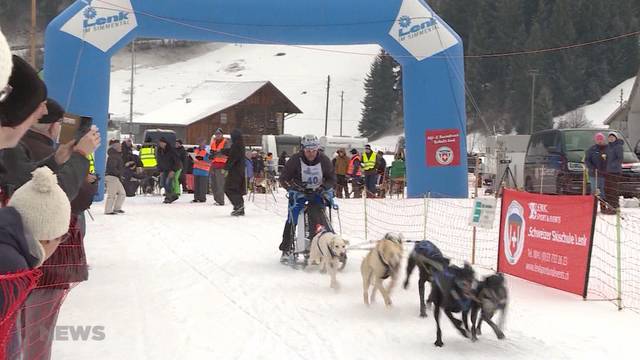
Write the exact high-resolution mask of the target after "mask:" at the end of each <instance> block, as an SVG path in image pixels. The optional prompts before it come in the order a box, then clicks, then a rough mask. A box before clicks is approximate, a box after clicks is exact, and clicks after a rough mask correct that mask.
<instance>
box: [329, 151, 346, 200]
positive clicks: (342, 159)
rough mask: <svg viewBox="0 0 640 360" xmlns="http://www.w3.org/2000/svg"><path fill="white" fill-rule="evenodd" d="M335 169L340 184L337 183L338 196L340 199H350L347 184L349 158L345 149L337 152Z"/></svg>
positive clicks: (334, 159) (334, 163)
mask: <svg viewBox="0 0 640 360" xmlns="http://www.w3.org/2000/svg"><path fill="white" fill-rule="evenodd" d="M333 167H334V168H335V169H336V177H337V180H338V182H337V183H336V196H337V197H339V198H342V197H343V195H342V194H343V193H344V197H345V198H347V199H348V198H349V184H348V182H347V170H348V168H349V158H348V157H347V151H346V150H345V149H344V148H340V149H338V151H337V155H336V157H334V158H333Z"/></svg>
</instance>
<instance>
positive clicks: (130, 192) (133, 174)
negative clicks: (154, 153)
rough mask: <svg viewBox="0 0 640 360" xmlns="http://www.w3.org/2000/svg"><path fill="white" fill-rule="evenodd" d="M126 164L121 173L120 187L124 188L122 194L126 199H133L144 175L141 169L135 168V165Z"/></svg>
mask: <svg viewBox="0 0 640 360" xmlns="http://www.w3.org/2000/svg"><path fill="white" fill-rule="evenodd" d="M128 164H129V165H128V166H125V167H124V170H123V172H122V185H123V186H124V192H125V194H126V195H127V197H134V196H136V193H137V192H138V188H139V187H140V184H141V183H142V180H143V179H144V178H145V175H144V170H143V169H142V168H141V167H136V165H135V164H134V163H131V162H129V163H128Z"/></svg>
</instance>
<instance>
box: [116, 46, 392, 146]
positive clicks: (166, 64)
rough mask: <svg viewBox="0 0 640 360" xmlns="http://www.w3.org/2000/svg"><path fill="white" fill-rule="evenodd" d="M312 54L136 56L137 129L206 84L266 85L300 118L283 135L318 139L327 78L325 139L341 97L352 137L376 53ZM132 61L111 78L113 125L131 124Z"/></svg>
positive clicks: (266, 49) (119, 65)
mask: <svg viewBox="0 0 640 360" xmlns="http://www.w3.org/2000/svg"><path fill="white" fill-rule="evenodd" d="M309 48H312V49H316V50H311V49H308V48H306V47H305V48H300V47H292V46H283V45H233V44H230V45H221V44H205V45H201V46H196V47H194V48H187V49H176V50H171V51H170V50H166V49H164V50H161V49H155V50H150V51H146V52H141V53H140V54H138V56H139V57H140V61H139V62H138V64H139V65H138V66H137V67H136V74H135V84H136V85H135V92H134V94H135V96H134V122H135V119H136V117H139V116H141V115H144V114H148V113H150V112H152V111H154V110H157V109H159V108H161V107H162V106H164V105H166V104H168V103H171V102H173V101H182V102H184V101H185V100H184V99H185V98H188V97H189V95H190V94H191V93H192V92H194V91H196V90H197V89H198V88H199V87H201V86H202V84H203V83H204V82H205V81H207V80H209V81H211V80H215V81H271V82H272V83H273V84H274V85H275V86H276V87H277V88H279V89H280V90H281V91H282V92H283V93H284V94H285V95H286V96H287V97H288V98H289V99H291V101H293V103H294V104H296V105H297V106H298V107H299V108H300V109H301V110H302V111H303V114H300V115H297V116H295V117H293V118H291V119H289V120H287V121H286V123H285V132H286V133H290V134H296V135H304V134H306V133H316V134H322V133H324V119H325V106H326V105H325V102H326V96H327V95H326V89H327V75H330V76H331V91H330V94H329V126H328V130H329V131H328V134H329V135H337V134H338V133H339V129H340V122H339V119H340V94H341V92H342V91H344V92H345V94H344V99H345V101H344V115H343V121H344V125H343V128H344V129H343V133H344V135H357V134H358V130H357V129H358V122H359V121H360V114H361V109H362V104H361V101H362V99H363V98H364V78H365V76H366V74H367V72H368V71H369V68H370V65H371V63H372V62H373V60H374V58H375V56H376V55H377V53H378V51H379V49H380V47H379V46H377V45H354V46H322V47H309ZM327 50H328V51H327ZM335 51H339V52H335ZM340 52H342V53H340ZM344 52H355V53H359V54H364V55H353V54H345V53H344ZM154 54H156V55H157V54H160V56H153V55H154ZM129 56H130V55H129V54H128V53H126V52H124V53H120V54H118V55H117V56H116V60H114V71H113V72H112V73H111V93H110V106H109V111H110V112H111V113H113V118H115V119H129V93H130V68H127V67H126V65H124V64H125V63H127V61H128V60H129V59H130V58H129ZM167 59H170V61H171V62H170V61H169V60H167Z"/></svg>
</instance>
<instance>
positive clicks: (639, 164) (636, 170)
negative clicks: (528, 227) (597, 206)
mask: <svg viewBox="0 0 640 360" xmlns="http://www.w3.org/2000/svg"><path fill="white" fill-rule="evenodd" d="M609 131H615V132H616V133H617V134H618V138H619V139H622V140H624V142H625V146H624V160H623V165H622V167H623V173H622V175H623V176H624V177H625V178H626V179H625V181H623V182H621V183H620V187H621V189H620V190H621V195H622V196H625V197H632V196H638V194H640V160H638V157H637V156H636V154H634V153H633V151H631V146H630V145H629V143H628V142H627V140H626V139H624V137H623V136H622V134H621V133H620V132H619V131H616V130H606V129H554V130H544V131H540V132H537V133H535V134H533V135H532V136H531V139H530V140H529V146H528V147H527V155H526V157H525V165H524V176H525V182H524V187H525V190H526V191H529V192H540V193H545V194H582V193H583V188H584V187H585V184H584V182H583V176H584V156H585V152H586V150H588V149H589V148H590V147H591V146H592V145H593V144H594V141H593V138H594V136H595V134H596V133H598V132H603V133H606V132H609ZM585 193H586V194H589V186H588V183H587V185H586V191H585Z"/></svg>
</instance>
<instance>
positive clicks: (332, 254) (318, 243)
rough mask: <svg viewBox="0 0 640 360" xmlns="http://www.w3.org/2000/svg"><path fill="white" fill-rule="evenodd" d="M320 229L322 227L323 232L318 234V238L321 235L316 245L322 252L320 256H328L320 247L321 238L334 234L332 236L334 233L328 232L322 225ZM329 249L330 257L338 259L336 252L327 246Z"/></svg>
mask: <svg viewBox="0 0 640 360" xmlns="http://www.w3.org/2000/svg"><path fill="white" fill-rule="evenodd" d="M320 227H322V230H321V231H320V232H319V233H318V234H316V236H318V235H319V237H318V242H317V243H316V245H317V246H318V250H319V251H320V254H321V255H322V256H326V255H325V254H324V251H322V248H321V247H320V237H322V235H324V234H327V233H332V234H333V232H331V231H328V230H326V229H325V228H324V226H321V225H320ZM327 248H328V249H329V255H331V258H335V257H337V255H336V253H334V252H333V250H331V246H327Z"/></svg>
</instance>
